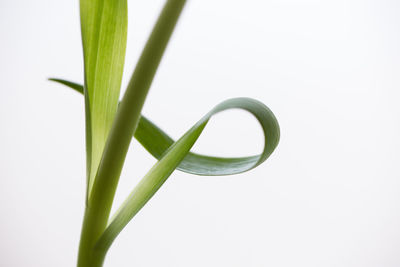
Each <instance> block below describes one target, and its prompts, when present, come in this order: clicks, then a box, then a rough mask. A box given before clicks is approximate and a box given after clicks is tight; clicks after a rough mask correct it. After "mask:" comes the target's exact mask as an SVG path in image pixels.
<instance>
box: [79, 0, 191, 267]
mask: <svg viewBox="0 0 400 267" xmlns="http://www.w3.org/2000/svg"><path fill="white" fill-rule="evenodd" d="M185 2H186V1H185V0H168V1H167V3H166V4H165V6H164V8H163V10H162V12H161V14H160V16H159V18H158V21H157V23H156V25H155V26H154V29H153V31H152V33H151V35H150V37H149V40H148V41H147V43H146V46H145V48H144V50H143V52H142V55H141V57H140V59H139V61H138V63H137V66H136V68H135V71H134V73H133V75H132V78H131V80H130V82H129V85H128V87H127V90H126V92H125V95H124V97H123V99H122V101H121V104H120V106H119V108H118V111H117V114H116V116H115V120H114V122H113V126H112V128H111V131H110V134H109V137H108V139H107V143H106V145H105V149H104V152H103V157H102V160H101V162H100V165H99V169H98V171H97V175H96V177H95V181H94V185H93V188H92V192H91V194H90V199H89V201H88V203H87V207H86V210H85V215H84V220H83V226H82V232H81V241H80V245H79V256H78V267H101V266H102V265H103V261H104V257H105V255H106V253H107V251H97V250H95V249H94V245H95V243H96V241H97V240H98V238H99V237H100V236H101V234H102V233H103V231H104V229H105V228H106V226H107V223H108V219H109V215H110V211H111V207H112V203H113V199H114V195H115V191H116V188H117V185H118V180H119V177H120V174H121V171H122V167H123V164H124V161H125V157H126V153H127V152H128V148H129V144H130V142H131V139H132V135H133V134H134V132H135V130H136V127H137V124H138V121H139V118H140V113H141V110H142V107H143V105H144V101H145V99H146V96H147V93H148V91H149V88H150V86H151V83H152V81H153V78H154V75H155V73H156V70H157V68H158V65H159V63H160V61H161V58H162V55H163V53H164V51H165V48H166V46H167V44H168V41H169V39H170V37H171V34H172V32H173V30H174V28H175V25H176V22H177V20H178V18H179V15H180V13H181V11H182V9H183V6H184V5H185Z"/></svg>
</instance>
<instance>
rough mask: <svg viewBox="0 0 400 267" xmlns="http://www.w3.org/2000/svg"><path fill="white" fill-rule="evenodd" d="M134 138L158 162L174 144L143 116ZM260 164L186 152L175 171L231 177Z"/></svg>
mask: <svg viewBox="0 0 400 267" xmlns="http://www.w3.org/2000/svg"><path fill="white" fill-rule="evenodd" d="M50 80H52V81H55V82H59V83H61V84H64V85H66V86H68V87H71V88H73V89H75V90H76V91H78V92H82V89H83V87H82V85H79V84H77V83H73V82H69V81H65V80H61V79H50ZM134 137H135V138H136V139H137V140H138V141H139V143H141V144H142V145H143V147H144V148H145V149H146V150H147V151H148V152H149V153H150V154H152V155H153V156H154V157H155V158H156V159H158V160H159V159H161V157H162V155H164V153H165V152H166V151H167V150H168V148H169V147H170V146H171V145H172V144H173V143H174V142H175V141H174V140H173V139H172V138H171V137H170V136H168V134H166V133H165V132H164V131H163V130H161V129H160V128H159V127H157V126H156V125H155V124H154V123H152V122H151V121H150V120H149V119H147V118H146V117H145V116H143V115H142V116H141V118H140V121H139V124H138V127H137V129H136V132H135V134H134ZM260 163H261V162H260V156H259V155H257V156H249V157H238V158H224V157H212V156H205V155H201V154H197V153H192V152H188V153H187V155H186V156H185V158H184V159H183V160H182V161H181V162H180V163H179V165H178V167H177V169H178V170H180V171H183V172H186V173H191V174H196V175H207V176H216V175H232V174H238V173H242V172H245V171H248V170H250V169H252V168H254V167H256V166H257V165H259V164H260Z"/></svg>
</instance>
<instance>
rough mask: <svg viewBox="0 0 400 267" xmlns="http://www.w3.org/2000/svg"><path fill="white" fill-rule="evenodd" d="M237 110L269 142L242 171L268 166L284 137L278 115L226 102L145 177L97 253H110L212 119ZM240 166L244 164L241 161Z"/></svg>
mask: <svg viewBox="0 0 400 267" xmlns="http://www.w3.org/2000/svg"><path fill="white" fill-rule="evenodd" d="M233 108H234V109H237V108H239V109H243V110H246V111H248V112H250V113H251V114H252V115H254V116H255V117H256V119H257V120H258V122H259V123H260V125H261V127H262V129H263V132H264V140H265V143H264V149H263V152H262V153H261V154H260V155H257V156H254V157H250V158H245V160H244V161H243V162H242V163H244V164H242V165H241V167H240V168H239V169H240V170H241V171H246V170H249V169H252V168H254V167H256V166H258V165H259V164H261V163H262V162H264V161H265V160H266V159H267V158H268V157H269V156H270V155H271V154H272V152H273V151H274V150H275V148H276V146H277V145H278V142H279V136H280V131H279V125H278V122H277V120H276V118H275V116H274V114H273V113H272V112H271V111H270V110H269V109H268V108H267V107H266V106H265V105H264V104H262V103H261V102H259V101H257V100H254V99H250V98H234V99H230V100H226V101H224V102H222V103H221V104H219V105H217V106H216V107H215V108H214V109H212V110H211V111H210V112H209V113H207V114H206V115H205V116H204V117H203V118H202V119H200V121H199V122H197V123H196V124H195V125H194V126H193V127H192V128H191V129H190V130H189V131H187V132H186V133H185V134H184V135H183V136H182V137H181V138H180V139H179V140H178V141H177V142H175V143H174V144H173V145H172V146H170V147H169V148H168V149H167V151H165V153H164V154H163V156H162V157H161V159H160V160H159V161H158V162H157V163H156V164H155V165H154V166H153V167H152V168H151V169H150V171H149V172H148V173H147V174H146V175H145V176H144V177H143V179H142V180H141V181H140V182H139V184H138V185H137V186H136V187H135V189H134V190H133V191H132V192H131V194H130V195H129V196H128V198H127V199H126V200H125V202H124V203H123V204H122V206H121V207H120V209H119V210H118V211H117V212H116V214H115V216H114V217H113V219H112V220H111V222H110V223H109V225H108V226H107V228H106V230H105V231H104V233H103V234H102V235H101V237H100V239H99V241H98V242H97V243H96V250H99V251H107V250H108V249H109V247H110V246H111V244H112V242H113V241H114V239H115V238H116V237H117V236H118V234H119V233H120V232H121V231H122V229H123V228H124V227H125V226H126V225H127V224H128V222H129V221H130V220H131V219H132V218H133V217H134V216H135V215H136V214H137V212H139V210H140V209H141V208H142V207H143V206H144V205H145V204H146V203H147V201H148V200H149V199H150V198H151V197H152V196H153V195H154V194H155V193H156V192H157V190H158V189H159V188H160V187H161V186H162V184H163V183H164V182H165V181H166V180H167V178H168V177H169V176H170V175H171V173H172V172H173V171H174V170H175V168H176V167H177V166H178V165H179V164H180V163H181V162H182V161H183V160H184V158H185V156H186V155H187V154H188V153H189V151H190V149H191V147H192V146H193V145H194V143H195V142H196V140H197V139H198V137H199V136H200V134H201V132H202V131H203V129H204V127H205V126H206V124H207V122H208V121H209V119H210V118H211V117H212V116H213V115H214V114H216V113H219V112H221V111H224V110H227V109H233ZM238 162H240V160H239V161H238ZM233 171H236V170H233Z"/></svg>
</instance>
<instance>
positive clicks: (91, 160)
mask: <svg viewBox="0 0 400 267" xmlns="http://www.w3.org/2000/svg"><path fill="white" fill-rule="evenodd" d="M80 16H81V31H82V44H83V55H84V67H85V86H84V93H85V109H86V111H85V113H86V145H87V149H86V150H87V161H88V163H87V165H88V178H87V183H88V195H89V194H90V192H91V188H92V186H93V182H94V177H95V175H96V172H97V168H98V166H99V163H100V160H101V157H102V154H103V150H104V146H105V143H106V140H107V137H108V134H109V131H110V129H111V125H112V122H113V120H114V117H115V113H116V111H117V106H118V99H119V93H120V87H121V79H122V72H123V67H124V58H125V48H126V39H127V1H126V0H81V1H80Z"/></svg>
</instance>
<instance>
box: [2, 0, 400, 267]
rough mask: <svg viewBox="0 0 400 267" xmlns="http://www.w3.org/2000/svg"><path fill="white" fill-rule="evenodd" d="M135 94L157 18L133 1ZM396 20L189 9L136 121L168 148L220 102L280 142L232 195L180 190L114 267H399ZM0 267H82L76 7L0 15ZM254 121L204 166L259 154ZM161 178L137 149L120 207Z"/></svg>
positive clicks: (231, 118) (225, 125)
mask: <svg viewBox="0 0 400 267" xmlns="http://www.w3.org/2000/svg"><path fill="white" fill-rule="evenodd" d="M128 2H129V30H128V32H129V33H128V35H129V36H128V48H127V59H126V67H125V73H124V82H123V84H124V86H125V85H126V83H127V81H128V79H129V76H130V74H131V72H132V70H133V67H134V65H135V63H136V60H137V58H138V55H139V53H140V50H141V48H142V47H143V45H144V42H145V40H146V38H147V36H148V34H149V32H150V29H151V27H152V25H153V23H154V21H155V19H156V17H157V14H158V12H159V11H160V9H161V7H162V4H163V2H164V1H161V0H146V1H144V0H142V1H139V0H129V1H128ZM399 13H400V2H399V1H396V0H392V1H390V0H339V1H322V0H321V1H317V0H303V1H301V0H268V1H256V0H248V1H232V0H231V1H228V0H218V1H212V0H202V1H200V0H191V1H188V4H187V6H186V9H185V10H184V13H183V16H182V18H181V20H180V22H179V25H178V27H177V29H176V32H175V34H174V36H173V38H172V40H171V42H170V45H169V47H168V49H167V52H166V55H165V57H164V59H163V62H162V64H161V66H160V69H159V71H158V73H157V75H156V77H155V80H154V83H153V86H152V89H151V91H150V94H149V97H148V100H147V102H146V104H145V108H144V111H143V113H144V114H146V115H147V116H148V117H149V118H151V119H152V120H153V121H154V122H156V123H157V124H158V125H159V126H160V127H161V128H163V129H164V130H166V131H167V132H168V133H170V134H171V135H172V136H174V137H175V138H177V137H179V136H180V135H181V134H183V133H184V132H185V130H186V129H188V128H189V127H190V126H191V125H192V124H193V123H194V122H196V121H197V119H199V118H200V117H201V116H202V115H203V114H204V113H206V112H207V111H208V110H209V109H210V108H212V107H213V106H214V105H215V104H217V103H219V102H220V101H222V100H224V99H226V98H231V97H237V96H248V97H253V98H257V99H259V100H261V101H262V102H264V103H265V104H266V105H267V106H269V107H270V108H271V109H272V111H273V112H274V113H275V114H276V116H277V118H278V120H279V122H280V125H281V141H280V144H279V146H278V148H277V150H276V152H275V153H274V154H273V155H272V156H271V158H270V159H268V160H267V161H266V163H265V164H263V165H261V166H260V167H258V168H257V169H255V170H253V171H250V172H248V173H245V174H241V175H236V176H231V177H197V176H192V175H188V174H184V173H181V172H178V171H177V172H175V173H174V174H173V175H172V176H171V177H170V179H169V180H168V181H167V182H166V183H165V185H164V186H163V187H162V188H161V190H160V191H159V192H158V193H157V194H156V195H155V197H154V198H153V199H151V201H150V202H149V203H148V205H146V206H145V207H144V209H143V210H142V211H141V212H140V213H139V214H138V215H137V216H136V217H135V218H134V220H133V221H132V222H131V223H130V224H129V225H128V227H127V228H126V229H125V230H124V231H123V232H122V233H121V235H120V236H119V237H118V238H117V240H116V242H115V243H114V245H113V247H112V249H111V250H110V252H109V254H108V257H107V260H106V263H105V267H108V266H110V267H111V266H118V267H128V266H138V267H139V266H140V267H153V266H165V267H167V266H168V267H183V266H185V267H186V266H191V267H200V266H201V267H204V266H208V267H214V266H215V267H217V266H218V267H222V266H230V267H267V266H268V267H269V266H274V267H289V266H290V267H292V266H297V267H301V266H304V267H306V266H307V267H317V266H327V267H333V266H340V267H350V266H352V267H353V266H360V267H361V266H363V267H382V266H385V267H391V266H393V267H394V266H400V166H399V159H400V105H399V97H400V93H399V88H400V79H399V77H400V76H399V73H400V52H399V51H400V49H399V47H400V19H399V16H398V14H399ZM0 36H1V37H0V77H1V89H0V125H1V126H0V129H1V131H0V149H1V150H0V176H1V177H0V265H1V266H5V267H20V266H32V267H53V266H59V267H64V266H65V267H67V266H68V267H70V266H74V265H75V263H76V256H77V247H78V242H79V234H80V226H81V221H82V215H83V208H84V190H85V189H84V186H85V142H84V106H83V101H82V99H83V98H82V96H80V95H78V94H77V93H75V92H73V91H71V90H70V89H67V88H64V87H62V86H60V85H57V84H54V83H51V82H48V81H46V79H47V78H48V77H60V78H66V79H70V80H73V81H77V82H81V81H82V80H83V76H82V73H83V72H82V52H81V41H80V28H79V10H78V1H50V0H47V1H45V0H41V1H28V0H24V1H22V0H21V1H1V2H0ZM261 147H262V133H261V130H260V128H259V126H258V124H257V123H256V121H255V120H254V119H253V118H252V117H251V116H250V115H248V114H247V113H243V112H239V111H232V112H227V113H223V114H221V115H218V116H216V117H215V119H213V120H212V121H211V123H210V124H209V125H208V126H207V128H206V130H205V132H204V135H203V136H202V137H201V138H200V140H199V142H198V143H197V144H196V146H195V148H194V150H195V151H198V152H203V153H207V154H214V155H229V156H234V155H237V156H241V155H250V154H254V153H258V152H260V151H261ZM154 162H155V160H154V159H153V158H152V157H151V156H149V155H148V154H147V152H145V151H144V149H143V148H141V147H140V145H138V144H137V142H134V143H133V144H132V148H131V150H130V152H129V155H128V157H127V160H126V165H125V168H124V171H123V175H122V177H121V181H120V186H119V189H118V192H117V198H116V202H115V203H116V204H117V205H118V203H121V202H122V201H123V199H124V197H125V196H126V195H127V194H128V193H129V192H130V190H131V189H132V188H133V186H134V185H135V184H136V183H137V181H138V180H139V179H140V178H141V177H142V176H143V175H144V174H145V173H146V171H147V170H148V169H149V168H150V167H151V166H152V164H154Z"/></svg>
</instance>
